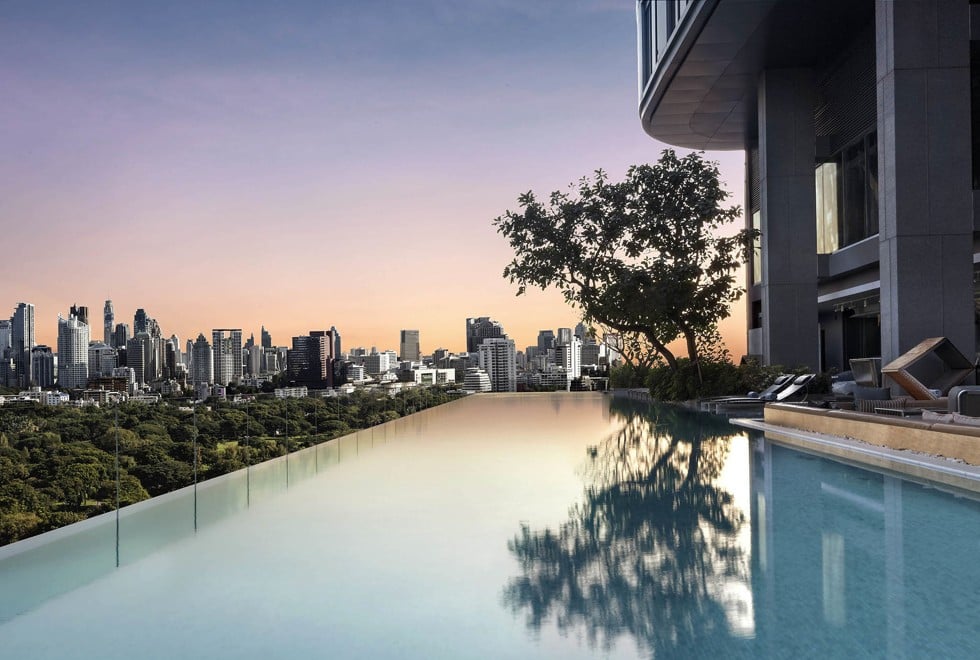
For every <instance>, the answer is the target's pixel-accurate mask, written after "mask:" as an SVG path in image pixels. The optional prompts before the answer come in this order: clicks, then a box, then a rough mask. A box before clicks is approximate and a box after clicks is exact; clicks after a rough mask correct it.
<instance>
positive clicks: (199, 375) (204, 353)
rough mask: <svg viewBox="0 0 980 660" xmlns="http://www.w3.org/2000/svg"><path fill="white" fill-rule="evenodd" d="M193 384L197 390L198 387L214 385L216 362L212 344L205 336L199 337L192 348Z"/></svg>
mask: <svg viewBox="0 0 980 660" xmlns="http://www.w3.org/2000/svg"><path fill="white" fill-rule="evenodd" d="M187 341H190V339H188V340H187ZM191 384H192V385H193V387H194V388H195V389H197V387H198V385H202V384H203V385H213V384H214V361H213V356H212V351H211V344H209V343H208V340H207V339H205V338H204V334H199V335H198V336H197V341H195V342H194V344H193V346H192V348H191Z"/></svg>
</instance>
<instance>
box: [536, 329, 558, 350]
mask: <svg viewBox="0 0 980 660" xmlns="http://www.w3.org/2000/svg"><path fill="white" fill-rule="evenodd" d="M554 347H555V333H554V331H553V330H538V350H540V351H541V352H542V353H546V352H547V351H548V349H549V348H554Z"/></svg>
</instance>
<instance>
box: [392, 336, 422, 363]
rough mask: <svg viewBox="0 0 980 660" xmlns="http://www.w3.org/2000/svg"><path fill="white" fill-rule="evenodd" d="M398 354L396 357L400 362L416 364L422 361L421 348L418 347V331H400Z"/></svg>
mask: <svg viewBox="0 0 980 660" xmlns="http://www.w3.org/2000/svg"><path fill="white" fill-rule="evenodd" d="M398 352H399V356H398V357H399V358H400V359H402V360H406V361H411V362H418V361H419V360H421V359H422V348H421V346H420V345H419V331H418V330H402V331H401V335H400V342H399V349H398Z"/></svg>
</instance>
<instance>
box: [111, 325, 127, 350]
mask: <svg viewBox="0 0 980 660" xmlns="http://www.w3.org/2000/svg"><path fill="white" fill-rule="evenodd" d="M127 342H129V325H127V324H126V323H117V324H116V329H115V330H113V331H112V342H111V345H112V346H114V347H115V348H126V344H127Z"/></svg>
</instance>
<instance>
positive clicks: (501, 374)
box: [479, 338, 517, 392]
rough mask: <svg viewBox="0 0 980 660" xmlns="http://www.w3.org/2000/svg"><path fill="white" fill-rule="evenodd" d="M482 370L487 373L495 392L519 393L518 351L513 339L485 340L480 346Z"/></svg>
mask: <svg viewBox="0 0 980 660" xmlns="http://www.w3.org/2000/svg"><path fill="white" fill-rule="evenodd" d="M479 360H480V369H483V370H484V371H485V372H487V375H488V376H489V377H490V385H491V387H492V388H493V391H494V392H516V391H517V351H516V349H515V347H514V340H513V339H500V338H490V339H484V340H483V343H482V344H480V346H479Z"/></svg>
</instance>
